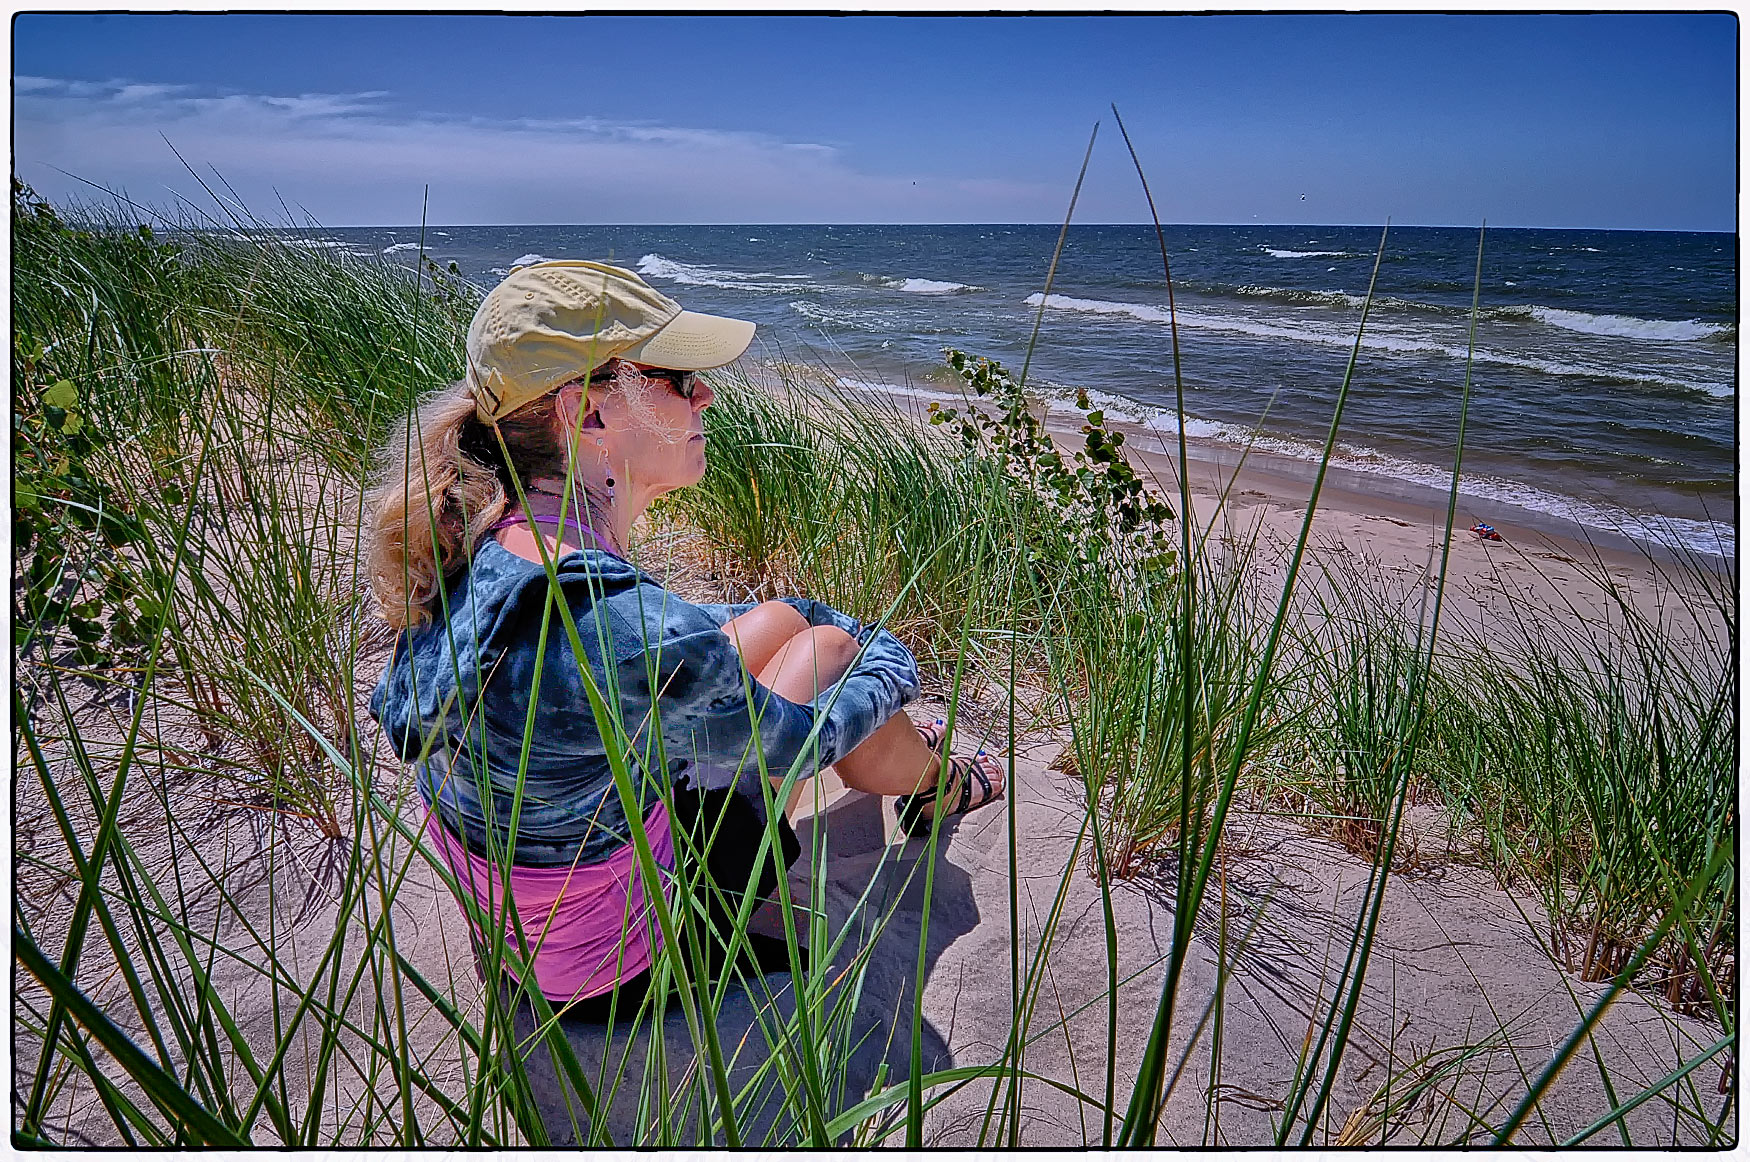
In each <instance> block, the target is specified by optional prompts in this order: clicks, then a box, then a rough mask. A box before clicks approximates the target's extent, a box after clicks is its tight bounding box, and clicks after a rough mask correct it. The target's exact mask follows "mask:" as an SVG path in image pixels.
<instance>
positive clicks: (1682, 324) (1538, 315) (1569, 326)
mask: <svg viewBox="0 0 1750 1162" xmlns="http://www.w3.org/2000/svg"><path fill="white" fill-rule="evenodd" d="M1524 313H1526V314H1528V315H1530V316H1531V317H1532V318H1534V319H1536V320H1537V321H1538V322H1540V323H1543V324H1545V325H1547V326H1551V327H1560V328H1562V329H1563V330H1564V331H1579V332H1580V333H1582V334H1585V335H1611V336H1615V337H1618V338H1623V339H1656V340H1663V341H1668V342H1677V343H1681V342H1686V341H1688V340H1691V339H1709V338H1712V337H1714V336H1716V335H1720V334H1723V333H1725V331H1726V330H1727V329H1728V325H1727V324H1723V323H1704V322H1702V321H1701V320H1700V319H1682V320H1679V319H1637V318H1635V317H1634V316H1633V315H1589V314H1587V313H1586V312H1584V311H1564V310H1560V309H1558V308H1556V307H1539V306H1531V307H1526V308H1524Z"/></svg>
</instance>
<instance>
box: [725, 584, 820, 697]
mask: <svg viewBox="0 0 1750 1162" xmlns="http://www.w3.org/2000/svg"><path fill="white" fill-rule="evenodd" d="M723 632H724V633H726V634H728V635H729V640H730V641H732V642H734V643H735V649H736V652H737V653H739V654H740V655H741V664H742V665H744V666H746V667H747V671H748V673H750V674H753V675H754V676H755V677H760V675H762V674H764V673H765V670H766V667H767V666H769V665H771V663H772V659H773V658H775V657H777V656H778V651H780V650H782V649H783V648H784V646H785V645H786V644H787V643H788V642H789V641H790V639H792V638H794V637H797V636H798V635H800V634H804V633H807V632H808V619H807V618H805V617H803V616H802V615H801V614H800V613H797V612H796V610H795V608H794V607H793V606H789V605H785V604H784V603H783V602H782V601H763V602H761V603H760V604H758V605H756V606H754V607H753V608H752V609H750V610H748V611H747V612H746V613H744V614H742V615H741V616H740V617H732V618H730V619H729V620H728V621H726V622H724V623H723ZM842 672H843V671H841V673H842ZM762 680H763V679H762Z"/></svg>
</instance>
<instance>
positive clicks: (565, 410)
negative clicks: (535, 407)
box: [554, 383, 602, 432]
mask: <svg viewBox="0 0 1750 1162" xmlns="http://www.w3.org/2000/svg"><path fill="white" fill-rule="evenodd" d="M554 410H555V412H556V414H557V418H558V420H559V426H560V427H561V428H562V429H564V430H565V431H567V432H570V431H576V430H577V429H579V428H599V427H601V426H602V416H601V411H600V408H599V401H596V400H591V399H590V393H589V388H588V387H587V386H585V385H584V384H582V383H568V384H566V385H565V386H564V387H562V388H560V389H559V394H558V396H557V397H556V398H555V407H554ZM579 412H582V413H583V414H582V415H581V416H579V414H578V413H579Z"/></svg>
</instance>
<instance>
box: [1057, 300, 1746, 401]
mask: <svg viewBox="0 0 1750 1162" xmlns="http://www.w3.org/2000/svg"><path fill="white" fill-rule="evenodd" d="M1041 302H1043V303H1044V304H1045V305H1046V306H1048V307H1051V308H1053V309H1055V310H1061V311H1076V312H1081V313H1084V314H1095V315H1115V316H1120V317H1125V318H1132V319H1136V320H1137V321H1139V322H1144V323H1157V324H1164V323H1167V322H1168V321H1169V316H1168V313H1167V310H1166V308H1164V307H1157V306H1153V305H1150V304H1147V303H1117V302H1107V301H1104V300H1101V299H1078V298H1071V297H1069V296H1068V295H1052V296H1050V298H1049V299H1047V298H1045V296H1043V295H1040V294H1038V293H1034V294H1031V295H1029V296H1027V304H1028V305H1029V306H1034V307H1036V306H1038V305H1040V303H1041ZM1178 323H1179V326H1181V327H1187V328H1192V329H1196V330H1205V331H1219V332H1224V333H1227V334H1232V335H1250V336H1253V337H1255V338H1259V339H1286V340H1289V341H1291V342H1297V343H1317V344H1319V345H1321V346H1325V347H1341V348H1350V347H1353V346H1354V345H1355V336H1354V334H1353V333H1351V332H1349V331H1347V330H1339V329H1337V328H1335V327H1319V326H1316V325H1310V324H1308V323H1304V322H1301V321H1298V320H1293V319H1289V320H1284V321H1281V322H1266V321H1264V320H1261V319H1252V318H1244V317H1240V316H1234V315H1216V314H1204V313H1202V312H1199V311H1180V312H1179V313H1178ZM1361 346H1362V347H1363V348H1365V349H1367V350H1370V351H1386V352H1390V353H1392V354H1395V355H1407V356H1413V355H1438V356H1444V357H1446V358H1449V359H1456V360H1459V361H1460V362H1462V361H1464V360H1465V359H1466V358H1467V357H1471V353H1469V352H1467V351H1466V350H1465V349H1464V348H1463V347H1460V346H1454V345H1452V344H1447V343H1442V342H1439V341H1438V340H1434V339H1426V338H1421V337H1417V336H1409V335H1393V334H1390V333H1388V332H1381V331H1377V330H1376V331H1370V332H1367V333H1366V334H1364V335H1363V336H1362V339H1361ZM1474 358H1475V360H1476V361H1477V362H1478V363H1492V364H1495V365H1497V366H1502V367H1517V368H1519V369H1521V370H1523V371H1536V372H1539V373H1541V374H1544V375H1555V376H1562V377H1570V376H1572V377H1585V378H1589V379H1602V380H1606V381H1609V382H1614V383H1631V384H1645V385H1647V386H1650V387H1665V388H1676V389H1678V390H1680V391H1693V392H1699V393H1701V394H1704V395H1709V396H1712V397H1713V398H1715V399H1731V398H1732V397H1733V396H1734V394H1735V392H1734V390H1733V388H1732V386H1731V385H1730V384H1723V383H1710V382H1705V381H1700V380H1690V379H1679V378H1677V377H1675V376H1672V375H1666V374H1661V373H1658V372H1652V371H1644V372H1643V371H1635V370H1633V369H1630V368H1626V367H1623V366H1622V365H1621V364H1619V363H1611V364H1605V363H1599V364H1590V363H1579V362H1563V361H1560V360H1555V359H1542V358H1538V357H1536V356H1531V355H1515V354H1512V353H1510V352H1505V351H1494V350H1489V349H1487V348H1478V349H1477V350H1476V352H1475V353H1474Z"/></svg>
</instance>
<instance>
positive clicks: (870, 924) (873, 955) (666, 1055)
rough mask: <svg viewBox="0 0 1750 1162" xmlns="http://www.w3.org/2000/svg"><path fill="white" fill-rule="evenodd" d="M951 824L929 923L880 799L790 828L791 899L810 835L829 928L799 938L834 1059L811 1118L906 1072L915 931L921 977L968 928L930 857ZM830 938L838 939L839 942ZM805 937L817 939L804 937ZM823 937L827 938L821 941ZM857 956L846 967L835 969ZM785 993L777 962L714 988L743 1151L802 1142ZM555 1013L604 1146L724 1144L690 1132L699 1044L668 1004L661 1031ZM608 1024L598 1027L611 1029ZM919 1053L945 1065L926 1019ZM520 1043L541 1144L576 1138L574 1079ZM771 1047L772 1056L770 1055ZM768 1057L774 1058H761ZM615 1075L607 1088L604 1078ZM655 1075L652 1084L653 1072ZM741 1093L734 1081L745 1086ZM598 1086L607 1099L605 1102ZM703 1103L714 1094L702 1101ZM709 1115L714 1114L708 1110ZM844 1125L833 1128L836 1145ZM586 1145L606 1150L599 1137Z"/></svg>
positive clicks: (842, 806) (772, 912)
mask: <svg viewBox="0 0 1750 1162" xmlns="http://www.w3.org/2000/svg"><path fill="white" fill-rule="evenodd" d="M950 830H951V828H950V827H944V829H943V833H942V836H941V839H940V844H939V846H938V848H937V849H936V853H935V855H934V858H933V862H934V883H933V886H932V887H931V890H930V896H931V905H930V915H929V924H928V931H927V933H925V931H924V914H923V907H924V896H925V877H926V872H927V870H928V868H927V865H926V860H929V859H930V858H931V855H930V846H929V844H927V843H925V842H922V841H917V840H912V841H908V842H906V843H905V844H904V845H903V846H895V847H891V848H890V847H888V846H887V843H886V828H885V825H884V818H883V815H882V811H881V800H879V799H878V798H875V797H873V796H869V795H862V794H856V793H852V794H848V795H846V796H845V797H843V798H842V799H840V800H839V801H838V802H836V803H834V804H833V806H832V807H831V808H830V809H829V810H828V811H827V812H825V814H824V815H819V816H813V817H810V818H808V819H805V820H803V821H802V822H801V823H800V824H798V825H797V828H796V831H797V836H798V838H799V839H800V840H801V843H802V857H801V858H800V859H799V860H798V861H797V862H796V864H795V866H794V867H792V868H791V870H790V887H791V892H792V897H793V899H795V900H798V901H805V900H807V899H808V897H809V890H810V866H811V861H812V859H813V857H814V855H815V848H816V846H817V845H819V846H820V847H821V848H822V851H823V853H824V859H823V860H822V865H821V866H822V867H823V868H824V869H825V874H824V876H822V877H821V881H820V882H819V883H817V884H816V885H815V890H816V891H818V892H819V893H820V896H821V897H822V903H823V904H824V910H825V913H826V918H827V932H828V933H829V939H828V940H827V942H826V945H825V946H824V947H816V948H814V949H813V952H814V955H815V961H816V964H815V971H814V973H813V979H814V982H815V984H814V988H815V989H816V990H817V993H818V995H817V996H816V997H814V998H813V1007H814V1012H815V1013H816V1014H818V1015H817V1016H816V1017H815V1019H814V1021H813V1022H812V1025H811V1027H812V1028H813V1029H814V1041H815V1049H816V1052H817V1053H818V1054H819V1056H820V1057H821V1058H822V1059H824V1060H826V1061H828V1062H831V1061H834V1060H839V1061H843V1062H844V1064H843V1066H842V1068H827V1069H823V1071H822V1072H824V1073H827V1074H828V1075H829V1076H828V1077H826V1078H825V1079H823V1081H822V1084H823V1085H824V1086H826V1087H827V1088H828V1093H827V1096H826V1100H825V1101H824V1102H823V1105H824V1110H825V1113H826V1115H827V1116H828V1117H830V1116H831V1115H832V1114H833V1113H834V1112H836V1111H838V1110H842V1109H845V1108H848V1107H849V1106H851V1105H852V1104H854V1103H855V1102H857V1101H858V1100H860V1099H861V1098H862V1097H863V1096H864V1095H865V1094H867V1093H868V1092H869V1091H870V1090H871V1089H873V1088H874V1087H875V1086H876V1085H877V1083H878V1082H879V1083H881V1084H883V1085H893V1084H895V1083H897V1082H899V1081H902V1080H903V1079H904V1078H905V1077H906V1076H907V1075H908V1073H909V1071H910V1068H911V1042H912V1038H911V1028H912V1011H913V998H914V995H915V991H916V990H915V984H916V980H917V970H918V947H919V943H920V937H923V943H924V971H925V974H926V976H927V975H928V973H929V972H930V971H931V970H932V969H933V968H934V966H935V963H936V960H937V958H938V957H939V956H940V955H941V953H942V950H943V949H945V948H946V947H947V946H948V945H949V944H951V943H952V942H953V941H954V940H955V939H956V938H958V937H960V936H962V935H964V934H966V933H967V932H969V931H971V930H972V928H973V927H974V925H976V924H977V922H978V909H977V906H976V904H975V903H974V901H973V894H972V884H971V879H970V877H969V876H968V875H967V874H966V872H965V871H964V870H963V869H961V868H959V867H956V866H955V865H954V864H952V863H950V862H949V861H948V860H947V859H945V858H944V855H943V853H945V851H946V850H947V844H948V837H949V832H950ZM780 925H781V916H780V915H779V914H778V913H777V909H776V908H775V907H770V906H768V907H766V908H762V910H761V912H759V913H756V915H755V918H754V923H753V924H752V925H751V926H750V931H756V932H759V931H764V932H767V933H774V932H781V927H780ZM841 934H842V939H838V938H839V937H840V935H841ZM814 943H815V944H817V945H818V944H819V941H815V942H814ZM834 944H836V947H833V945H834ZM859 958H861V959H862V960H863V961H864V968H863V971H862V972H861V974H860V975H859V974H857V973H855V972H848V971H847V970H849V969H852V968H854V967H856V962H857V961H858V960H859ZM795 1013H796V990H795V988H794V987H793V982H792V980H791V977H790V975H789V974H788V973H768V974H767V975H766V976H764V977H763V978H761V977H754V978H752V980H751V981H750V982H749V983H748V985H747V987H743V986H742V985H739V984H732V985H730V986H729V989H728V992H727V996H726V997H725V999H724V1002H723V1004H722V1005H721V1006H720V1008H719V1011H718V1021H717V1036H718V1039H719V1044H720V1045H721V1046H722V1054H723V1058H724V1061H725V1063H726V1065H727V1074H728V1083H729V1087H730V1089H731V1091H732V1092H735V1093H737V1094H740V1095H741V1096H739V1097H738V1098H737V1100H736V1106H737V1110H736V1114H737V1131H738V1137H739V1140H740V1143H741V1144H742V1145H744V1146H766V1147H773V1146H783V1145H797V1144H800V1143H802V1142H803V1141H804V1140H806V1138H807V1127H806V1126H805V1125H798V1124H797V1119H798V1116H799V1113H800V1111H802V1110H803V1109H805V1108H806V1107H805V1101H804V1099H802V1098H801V1097H800V1096H798V1097H797V1098H795V1099H790V1098H788V1097H787V1095H786V1092H785V1085H786V1079H785V1077H781V1076H780V1073H782V1074H785V1075H787V1077H788V1084H790V1085H792V1086H799V1085H800V1084H801V1083H800V1082H799V1081H798V1080H797V1069H796V1068H795V1067H794V1065H795V1063H796V1062H797V1061H798V1055H797V1054H796V1052H795V1050H794V1047H792V1046H786V1044H785V1038H786V1036H793V1035H794V1031H795V1029H796V1028H797V1027H798V1026H797V1025H796V1023H795V1022H793V1020H792V1018H793V1017H794V1015H795ZM559 1020H560V1024H561V1025H562V1026H563V1028H564V1030H565V1036H566V1038H567V1040H568V1041H569V1042H570V1044H571V1048H572V1050H573V1052H574V1053H576V1055H577V1059H578V1062H579V1064H580V1065H581V1067H582V1069H583V1076H584V1077H585V1078H586V1079H587V1081H588V1084H589V1085H590V1087H591V1088H592V1089H594V1090H595V1091H596V1094H597V1095H598V1099H601V1100H604V1102H605V1104H606V1105H607V1112H606V1115H605V1117H604V1118H603V1129H604V1130H605V1131H606V1136H607V1138H608V1139H610V1140H611V1141H612V1142H613V1143H614V1144H615V1145H617V1146H622V1147H624V1146H629V1145H635V1144H640V1143H654V1142H656V1141H658V1140H660V1135H661V1131H660V1130H659V1129H658V1127H660V1126H665V1125H666V1126H667V1127H668V1129H667V1138H666V1140H667V1141H668V1142H671V1143H673V1144H674V1145H676V1146H683V1147H684V1146H693V1145H706V1144H709V1145H717V1146H721V1145H723V1144H724V1142H723V1137H722V1133H721V1129H720V1128H718V1129H717V1130H716V1131H715V1132H713V1133H712V1134H711V1136H710V1141H709V1142H708V1143H707V1142H704V1141H701V1134H700V1132H699V1128H698V1126H699V1120H698V1119H699V1113H700V1105H701V1101H702V1100H703V1091H704V1090H705V1089H706V1088H707V1087H706V1086H703V1085H701V1084H699V1068H698V1067H699V1061H698V1054H697V1053H696V1052H695V1049H694V1038H693V1035H692V1033H691V1032H690V1031H689V1029H688V1027H687V1020H686V1015H685V1012H684V1010H683V1008H682V1006H681V1005H680V1004H679V1003H678V1002H675V1003H671V1004H670V1005H669V1006H668V1009H667V1010H666V1012H665V1013H664V1014H663V1019H662V1021H661V1025H660V1028H661V1037H660V1041H658V1039H657V1038H655V1037H653V1036H652V1033H653V1030H652V1028H651V1025H650V1022H649V1020H648V1019H645V1020H644V1021H642V1022H639V1023H638V1024H637V1025H636V1026H635V1027H628V1025H629V1024H630V1023H629V1022H628V1021H626V1020H623V1019H622V1020H621V1021H619V1022H618V1023H617V1026H616V1027H615V1028H613V1029H612V1030H611V1031H610V1029H609V1028H608V1026H606V1025H603V1024H600V1023H591V1022H585V1021H582V1020H578V1019H576V1018H572V1017H565V1016H561V1017H560V1018H559ZM535 1031H536V1022H535V1017H534V1013H533V1012H532V1010H531V1009H530V1008H529V1006H528V1005H527V1004H524V1005H522V1006H520V1007H519V1008H518V1010H517V1013H516V1035H517V1039H518V1043H519V1045H521V1046H525V1047H526V1046H529V1045H531V1044H534V1036H535ZM610 1032H611V1036H610ZM921 1046H922V1061H923V1068H924V1070H925V1071H926V1072H928V1071H932V1070H937V1069H942V1068H946V1067H947V1066H948V1065H949V1064H950V1059H949V1054H948V1047H947V1043H946V1041H945V1040H944V1039H943V1037H942V1035H941V1033H940V1032H939V1031H938V1030H937V1029H936V1028H935V1027H934V1026H933V1025H932V1024H931V1023H930V1022H929V1020H928V1019H925V1020H924V1022H923V1029H922V1039H921ZM525 1052H527V1053H528V1060H527V1064H528V1076H529V1081H530V1085H531V1088H532V1090H533V1097H534V1100H535V1104H536V1106H537V1108H538V1109H539V1110H540V1111H541V1116H542V1119H543V1121H544V1122H545V1124H546V1128H547V1132H548V1134H549V1135H550V1137H551V1139H552V1143H553V1145H555V1146H563V1145H575V1144H579V1143H580V1142H588V1141H590V1140H591V1137H592V1135H591V1130H590V1119H589V1118H588V1116H587V1114H586V1113H585V1108H584V1104H583V1103H582V1102H581V1101H580V1100H579V1098H578V1096H577V1093H576V1090H575V1089H574V1087H573V1086H572V1085H571V1083H570V1082H569V1081H568V1080H566V1079H565V1078H564V1077H563V1076H562V1074H561V1072H560V1071H559V1070H558V1069H557V1068H556V1066H555V1063H554V1061H553V1059H552V1054H551V1053H550V1052H548V1051H547V1050H546V1049H545V1048H543V1047H542V1046H541V1045H539V1044H534V1047H533V1049H532V1051H527V1050H525ZM774 1058H777V1060H776V1061H774V1060H773V1059H774ZM774 1065H777V1066H779V1067H780V1068H773V1066H774ZM616 1078H618V1083H617V1084H616ZM664 1078H666V1079H667V1085H666V1086H664V1085H663V1084H662V1079H664ZM744 1091H745V1092H744ZM610 1093H611V1098H607V1097H604V1095H608V1094H610ZM711 1104H712V1106H713V1107H715V1105H716V1103H715V1101H714V1100H713V1101H712V1103H711ZM713 1120H715V1114H713ZM845 1137H848V1134H847V1135H841V1136H840V1140H841V1142H842V1141H843V1140H844V1138H845ZM595 1141H596V1142H597V1144H602V1145H605V1144H606V1143H605V1142H603V1141H601V1139H600V1137H599V1136H598V1137H596V1139H595Z"/></svg>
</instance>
